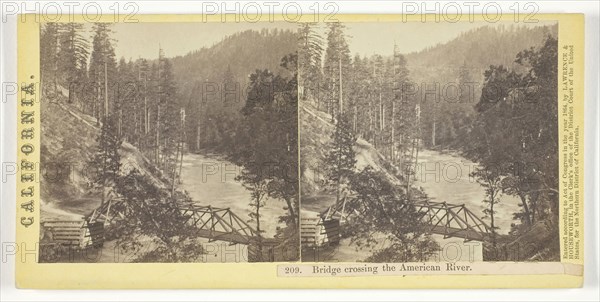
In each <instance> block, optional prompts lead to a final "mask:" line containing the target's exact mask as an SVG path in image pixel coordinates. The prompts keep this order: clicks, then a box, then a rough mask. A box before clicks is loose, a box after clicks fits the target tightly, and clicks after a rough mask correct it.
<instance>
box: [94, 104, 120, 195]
mask: <svg viewBox="0 0 600 302" xmlns="http://www.w3.org/2000/svg"><path fill="white" fill-rule="evenodd" d="M97 142H98V146H97V149H96V153H95V155H94V159H93V162H92V166H94V167H95V168H96V177H95V179H94V182H95V184H96V185H97V186H98V187H100V188H101V190H102V203H103V204H104V202H106V201H107V200H106V198H107V192H108V191H107V190H108V188H111V187H114V186H115V184H116V183H117V182H118V177H119V169H120V168H121V163H120V160H121V156H120V155H119V148H120V147H121V143H122V140H121V138H120V137H119V135H118V129H117V127H116V123H115V119H114V118H113V117H112V116H110V115H109V116H108V117H106V118H105V119H104V120H103V122H102V128H101V130H100V136H98V139H97Z"/></svg>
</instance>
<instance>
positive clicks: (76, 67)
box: [58, 23, 89, 103]
mask: <svg viewBox="0 0 600 302" xmlns="http://www.w3.org/2000/svg"><path fill="white" fill-rule="evenodd" d="M82 32H83V23H64V24H61V25H60V27H59V32H58V40H59V42H60V51H59V53H58V66H59V72H60V74H61V80H62V81H61V82H62V84H63V85H64V86H65V87H66V88H67V89H68V90H69V102H70V103H72V102H74V101H75V100H76V98H77V96H76V95H75V94H76V91H78V90H79V89H77V88H81V87H83V86H82V85H83V84H84V83H85V82H87V80H86V79H87V75H86V73H87V62H88V56H89V50H88V48H89V42H88V41H87V40H86V39H85V38H84V37H83V36H82ZM74 88H75V89H74Z"/></svg>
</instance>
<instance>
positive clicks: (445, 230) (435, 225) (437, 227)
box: [321, 197, 491, 241]
mask: <svg viewBox="0 0 600 302" xmlns="http://www.w3.org/2000/svg"><path fill="white" fill-rule="evenodd" d="M351 199H353V200H356V197H347V198H343V199H342V200H340V202H338V203H337V204H334V205H332V206H330V207H329V208H327V210H325V211H323V212H322V213H321V218H322V220H323V221H329V220H338V221H340V223H344V222H346V221H347V220H348V218H350V217H351V216H355V215H356V213H351V212H350V211H348V210H347V208H346V203H347V202H348V201H349V200H351ZM411 204H412V205H413V206H414V207H415V209H416V210H417V212H418V213H420V215H421V220H422V221H423V222H425V223H426V224H427V225H428V230H427V231H428V232H429V233H432V234H438V235H443V236H444V238H451V237H456V238H463V239H465V240H466V241H470V240H476V241H483V240H484V239H485V238H486V237H488V236H490V235H491V229H490V227H489V226H488V225H487V224H486V223H485V222H484V221H483V220H481V218H479V217H478V216H477V215H475V214H474V213H473V212H471V210H469V209H468V208H467V207H466V206H465V205H464V204H460V205H457V204H449V203H446V202H431V201H427V200H419V201H414V202H412V203H411Z"/></svg>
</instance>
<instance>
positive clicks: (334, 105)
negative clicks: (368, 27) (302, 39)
mask: <svg viewBox="0 0 600 302" xmlns="http://www.w3.org/2000/svg"><path fill="white" fill-rule="evenodd" d="M327 25H328V27H329V28H328V32H327V49H326V50H325V64H324V66H323V75H324V77H325V81H324V84H325V89H326V91H327V94H326V96H325V97H326V101H327V103H326V104H327V108H326V109H327V112H328V113H329V114H331V116H332V118H334V117H335V116H336V115H337V114H339V113H340V112H344V110H345V108H344V99H345V96H344V95H345V93H344V87H345V84H344V83H348V82H349V79H350V77H349V70H350V63H351V59H350V49H349V48H348V43H347V42H346V36H345V34H344V29H345V26H344V25H343V24H342V23H339V22H332V23H328V24H327Z"/></svg>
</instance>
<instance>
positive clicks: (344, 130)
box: [325, 114, 356, 202]
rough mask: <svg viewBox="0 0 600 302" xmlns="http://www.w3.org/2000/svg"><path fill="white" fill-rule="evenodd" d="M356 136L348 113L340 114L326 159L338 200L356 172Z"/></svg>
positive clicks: (329, 177)
mask: <svg viewBox="0 0 600 302" xmlns="http://www.w3.org/2000/svg"><path fill="white" fill-rule="evenodd" d="M355 143H356V137H355V136H354V133H353V132H352V126H351V124H350V123H349V122H348V119H347V117H346V115H344V114H342V115H341V116H339V118H338V120H337V123H336V125H335V130H334V132H333V133H332V135H331V147H330V148H329V150H330V151H329V154H328V155H327V158H326V159H325V163H326V164H327V167H328V180H329V183H330V184H331V185H332V186H333V188H334V190H335V191H336V202H337V201H339V200H340V198H341V193H342V190H344V187H345V186H346V184H347V183H348V181H349V178H350V176H352V174H353V173H354V169H355V166H356V154H355V152H354V144H355Z"/></svg>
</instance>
